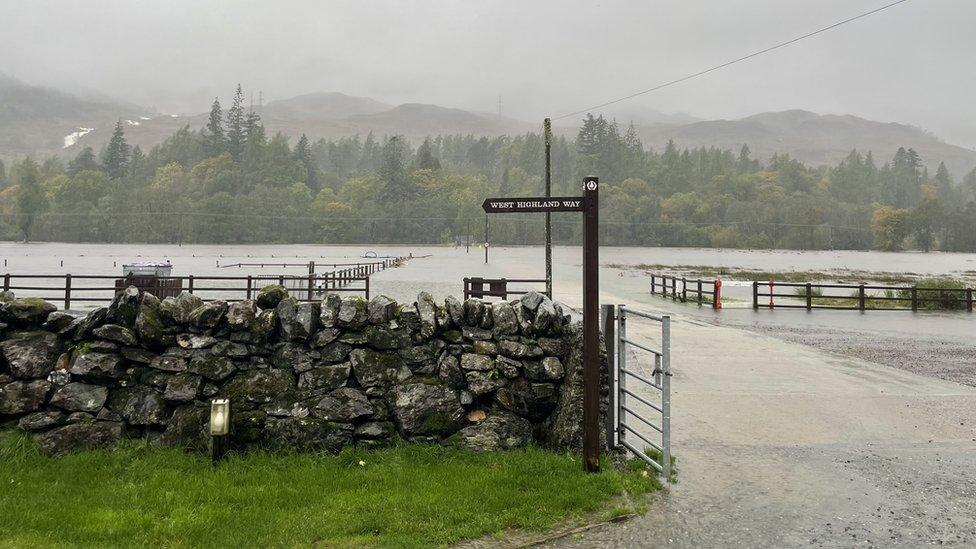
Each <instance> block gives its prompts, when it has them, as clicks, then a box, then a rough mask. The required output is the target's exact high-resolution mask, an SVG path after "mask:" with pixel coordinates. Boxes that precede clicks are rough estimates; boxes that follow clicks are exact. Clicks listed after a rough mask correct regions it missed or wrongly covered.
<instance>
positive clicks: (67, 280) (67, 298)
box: [64, 273, 71, 311]
mask: <svg viewBox="0 0 976 549" xmlns="http://www.w3.org/2000/svg"><path fill="white" fill-rule="evenodd" d="M70 308H71V273H68V274H66V275H64V310H65V311H67V310H68V309H70Z"/></svg>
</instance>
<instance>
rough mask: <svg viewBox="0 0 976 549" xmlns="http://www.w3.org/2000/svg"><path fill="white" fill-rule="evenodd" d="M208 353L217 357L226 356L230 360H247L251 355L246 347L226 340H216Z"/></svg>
mask: <svg viewBox="0 0 976 549" xmlns="http://www.w3.org/2000/svg"><path fill="white" fill-rule="evenodd" d="M210 353H211V354H214V355H217V356H226V357H230V358H247V357H249V356H250V355H251V353H250V351H248V350H247V345H244V344H243V343H239V342H235V341H228V340H226V339H220V340H218V341H217V343H215V344H214V346H213V347H211V348H210Z"/></svg>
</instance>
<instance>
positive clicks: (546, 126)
mask: <svg viewBox="0 0 976 549" xmlns="http://www.w3.org/2000/svg"><path fill="white" fill-rule="evenodd" d="M542 130H543V139H544V140H545V146H546V198H548V197H550V196H552V156H551V154H550V153H551V149H552V121H551V120H550V119H548V118H546V119H545V120H543V121H542ZM550 215H551V214H550V213H549V212H546V295H548V296H549V299H552V220H551V219H550Z"/></svg>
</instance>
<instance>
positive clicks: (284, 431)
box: [263, 417, 354, 453]
mask: <svg viewBox="0 0 976 549" xmlns="http://www.w3.org/2000/svg"><path fill="white" fill-rule="evenodd" d="M353 430H354V427H353V426H352V425H351V424H348V423H336V422H333V421H328V420H325V419H319V418H313V417H303V418H295V417H288V418H268V420H267V421H266V422H265V424H264V432H263V439H264V443H265V445H266V446H268V447H270V448H273V449H277V450H287V451H292V452H323V451H325V452H332V453H338V452H339V451H340V450H342V449H343V448H344V447H346V446H349V445H350V444H352V442H353Z"/></svg>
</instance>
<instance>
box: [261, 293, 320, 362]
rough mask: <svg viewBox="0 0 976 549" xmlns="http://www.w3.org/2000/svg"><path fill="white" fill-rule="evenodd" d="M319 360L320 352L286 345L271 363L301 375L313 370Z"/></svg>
mask: <svg viewBox="0 0 976 549" xmlns="http://www.w3.org/2000/svg"><path fill="white" fill-rule="evenodd" d="M282 303H284V301H282ZM318 360H319V352H318V351H313V350H311V349H309V348H308V347H305V346H303V345H299V344H298V343H286V344H284V345H282V346H281V347H279V348H278V350H277V351H275V354H274V355H273V356H272V357H271V363H272V364H274V365H275V366H276V367H278V368H291V369H293V370H295V371H296V372H299V373H301V372H307V371H308V370H311V369H312V367H313V366H314V365H315V363H316V362H318Z"/></svg>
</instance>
